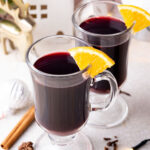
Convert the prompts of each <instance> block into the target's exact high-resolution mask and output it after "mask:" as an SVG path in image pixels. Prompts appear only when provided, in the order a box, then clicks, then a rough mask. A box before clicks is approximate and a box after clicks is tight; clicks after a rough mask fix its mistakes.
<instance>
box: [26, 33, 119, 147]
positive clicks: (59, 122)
mask: <svg viewBox="0 0 150 150" xmlns="http://www.w3.org/2000/svg"><path fill="white" fill-rule="evenodd" d="M77 46H89V45H88V44H87V43H86V42H84V41H82V40H81V39H79V38H76V37H72V36H66V35H56V36H48V37H44V38H42V39H40V40H38V41H37V42H35V43H34V44H33V45H32V46H31V47H30V48H29V50H28V52H27V54H26V62H27V65H28V67H29V70H30V73H31V76H32V81H33V87H34V103H35V119H36V121H37V123H38V124H39V126H40V127H41V128H43V129H44V130H45V131H46V132H47V133H48V135H49V138H50V140H51V141H52V143H53V144H50V143H48V144H47V145H46V144H42V146H41V147H40V144H39V147H38V148H37V149H40V148H45V149H46V147H43V146H47V148H50V149H51V150H52V149H53V148H54V149H56V147H55V146H56V145H58V146H57V148H59V149H61V150H62V149H63V150H64V149H65V150H67V149H68V150H70V149H73V150H77V149H79V150H80V149H82V150H84V149H85V150H91V149H92V146H91V144H90V141H89V140H88V138H87V137H86V136H85V135H83V134H81V133H79V134H77V133H78V132H79V131H80V129H81V128H82V127H83V126H84V125H85V124H86V122H87V120H88V116H89V112H90V111H98V110H101V108H98V107H96V108H95V107H93V106H91V105H90V103H89V92H90V86H91V85H92V84H93V83H96V82H99V81H102V80H107V81H108V82H109V83H110V87H111V92H110V99H109V100H107V102H106V107H108V106H109V105H110V104H112V103H113V101H115V97H116V95H117V93H118V88H117V83H116V80H115V78H114V77H113V75H112V74H111V73H109V72H108V71H104V72H103V73H101V74H100V75H99V76H97V77H96V78H95V79H94V80H92V79H91V78H90V76H89V75H88V74H87V70H88V68H89V67H90V66H87V68H85V69H84V70H81V71H79V70H78V71H77V72H74V73H69V74H61V75H58V74H50V73H46V72H43V71H41V67H42V65H47V64H46V63H47V62H46V61H47V60H46V59H43V58H44V57H43V56H48V55H50V54H54V55H55V54H56V53H57V54H58V53H59V54H60V55H61V54H62V53H64V52H66V53H67V50H68V49H70V48H73V47H77ZM39 58H42V65H41V66H40V67H39V68H38V67H37V66H38V65H37V66H36V65H35V64H36V62H37V60H40V59H39ZM35 66H36V67H35ZM57 67H58V70H59V69H60V68H61V69H62V64H61V63H60V64H59V66H57ZM59 67H60V68H59ZM76 134H77V136H76ZM72 139H74V140H73V142H71V141H72ZM41 141H42V140H41ZM68 143H70V144H68ZM81 143H82V146H81ZM83 143H84V144H83ZM60 145H61V146H60Z"/></svg>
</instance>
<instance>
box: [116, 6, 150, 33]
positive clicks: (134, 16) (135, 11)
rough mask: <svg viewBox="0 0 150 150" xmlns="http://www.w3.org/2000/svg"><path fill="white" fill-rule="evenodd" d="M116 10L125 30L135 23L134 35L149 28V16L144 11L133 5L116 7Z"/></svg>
mask: <svg viewBox="0 0 150 150" xmlns="http://www.w3.org/2000/svg"><path fill="white" fill-rule="evenodd" d="M118 8H119V11H120V13H121V15H122V17H123V19H124V21H125V24H126V26H127V28H129V27H131V26H132V24H133V23H134V21H135V25H134V27H133V32H134V33H136V32H138V31H141V30H142V29H144V28H146V27H148V26H150V14H149V13H148V12H147V11H146V10H144V9H142V8H140V7H136V6H133V5H118Z"/></svg>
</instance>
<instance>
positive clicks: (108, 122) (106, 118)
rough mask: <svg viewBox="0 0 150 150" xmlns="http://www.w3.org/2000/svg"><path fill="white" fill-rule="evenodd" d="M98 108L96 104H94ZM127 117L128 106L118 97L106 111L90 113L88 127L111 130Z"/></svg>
mask: <svg viewBox="0 0 150 150" xmlns="http://www.w3.org/2000/svg"><path fill="white" fill-rule="evenodd" d="M96 105H97V106H98V104H96ZM127 115H128V106H127V103H126V102H125V101H124V99H123V98H122V97H121V96H120V95H119V96H118V97H117V99H116V101H115V102H114V103H113V104H112V105H111V106H110V107H108V108H107V109H105V110H102V111H94V112H91V113H90V116H89V120H88V123H87V124H88V125H91V126H94V127H100V128H111V127H114V126H117V125H119V124H121V123H122V122H123V121H124V120H125V119H126V117H127Z"/></svg>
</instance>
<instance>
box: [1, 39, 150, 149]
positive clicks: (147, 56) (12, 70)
mask: <svg viewBox="0 0 150 150" xmlns="http://www.w3.org/2000/svg"><path fill="white" fill-rule="evenodd" d="M0 70H1V71H0V83H1V84H0V85H2V83H3V82H4V81H7V80H8V79H12V78H19V79H22V80H23V81H25V82H26V83H27V85H28V86H29V88H30V89H32V85H31V78H30V74H29V71H28V68H27V66H26V64H25V63H23V62H20V60H19V55H18V52H17V51H14V52H11V53H10V54H9V55H8V56H5V55H4V54H3V51H2V50H1V51H0ZM149 80H150V42H149V43H148V42H143V41H137V40H135V39H132V40H131V43H130V48H129V64H128V77H127V80H126V82H125V84H124V85H123V87H122V90H124V91H126V92H128V93H130V94H131V96H126V95H122V96H123V97H124V99H125V100H126V102H127V104H128V106H129V115H128V117H127V119H126V121H124V123H122V124H121V125H119V126H117V127H114V128H110V129H99V128H92V127H90V126H86V127H85V128H84V129H83V130H82V132H83V133H85V134H86V135H87V136H88V137H89V139H90V140H91V143H92V145H93V150H103V149H104V146H105V142H104V140H103V137H107V136H108V137H113V136H118V138H119V146H120V147H131V146H134V145H136V144H137V143H138V142H140V141H141V140H143V139H146V138H150V81H149ZM3 102H4V99H2V98H0V106H2V104H3ZM0 108H1V107H0ZM24 112H25V110H23V111H21V112H19V113H17V114H16V115H13V116H11V117H7V118H5V119H3V120H0V143H1V142H2V140H3V139H4V138H5V137H6V136H7V135H8V133H9V132H10V131H11V129H12V128H13V127H14V126H15V125H16V123H17V122H18V121H19V120H20V118H21V117H22V115H23V114H24ZM42 134H43V131H42V130H41V129H40V128H39V127H38V125H37V124H36V123H35V122H34V123H33V124H32V125H31V126H30V127H29V128H28V129H27V130H26V132H25V133H24V134H23V135H22V136H21V137H20V138H19V140H18V141H17V142H16V143H15V144H14V145H13V147H12V148H11V150H16V149H17V147H18V146H19V145H20V144H21V143H22V142H24V141H32V142H33V143H36V141H37V140H38V139H39V137H40V136H41V135H42ZM148 149H150V143H149V144H147V145H146V146H144V147H143V148H141V149H140V150H148ZM124 150H125V149H124Z"/></svg>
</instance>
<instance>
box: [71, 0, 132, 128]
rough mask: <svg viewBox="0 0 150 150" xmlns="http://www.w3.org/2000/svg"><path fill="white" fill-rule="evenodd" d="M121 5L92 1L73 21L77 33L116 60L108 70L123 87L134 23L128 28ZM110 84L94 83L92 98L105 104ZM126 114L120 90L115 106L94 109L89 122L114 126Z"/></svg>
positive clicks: (79, 10) (95, 101)
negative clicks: (122, 14)
mask: <svg viewBox="0 0 150 150" xmlns="http://www.w3.org/2000/svg"><path fill="white" fill-rule="evenodd" d="M118 5H119V3H116V2H113V1H102V0H95V1H91V2H89V3H86V4H84V5H82V6H80V7H79V8H77V10H76V11H75V12H74V14H73V16H72V21H73V25H74V28H75V35H76V36H77V37H79V38H81V39H83V40H84V41H86V42H88V43H89V44H90V45H91V46H92V47H95V48H96V49H100V50H102V51H103V52H105V53H106V54H107V55H108V56H110V57H111V58H112V59H113V60H114V61H115V65H114V66H113V67H111V68H109V69H108V70H109V71H110V72H111V73H112V74H113V75H114V76H115V78H116V80H117V83H118V87H119V90H120V89H121V87H122V85H123V83H124V82H125V80H126V77H127V64H128V47H129V41H130V36H131V31H132V27H133V25H134V24H133V25H132V26H131V27H130V28H128V29H127V28H126V26H125V23H124V21H123V18H122V16H121V14H120V11H119V9H118ZM109 88H110V87H109V84H108V82H107V81H102V82H98V83H96V84H94V85H93V86H92V91H93V93H92V98H91V100H90V101H91V102H92V104H95V105H97V106H98V107H100V106H102V105H103V104H105V101H103V99H104V98H105V97H107V95H108V93H109V90H110V89H109ZM97 93H99V95H98V94H97ZM99 99H101V103H100V102H99ZM127 114H128V106H127V104H126V102H125V101H124V99H123V98H122V97H121V96H120V95H119V94H118V97H117V100H116V102H115V103H114V106H113V107H109V108H107V109H105V110H104V111H100V112H96V113H92V115H93V117H92V118H95V119H90V120H89V124H91V125H95V126H99V127H105V128H107V127H113V126H116V125H118V124H120V123H122V122H123V121H124V120H125V119H126V117H127ZM100 118H101V119H100Z"/></svg>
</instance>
